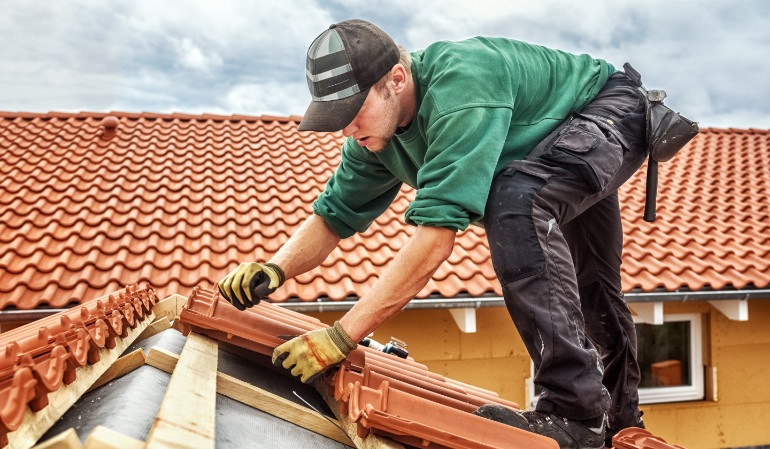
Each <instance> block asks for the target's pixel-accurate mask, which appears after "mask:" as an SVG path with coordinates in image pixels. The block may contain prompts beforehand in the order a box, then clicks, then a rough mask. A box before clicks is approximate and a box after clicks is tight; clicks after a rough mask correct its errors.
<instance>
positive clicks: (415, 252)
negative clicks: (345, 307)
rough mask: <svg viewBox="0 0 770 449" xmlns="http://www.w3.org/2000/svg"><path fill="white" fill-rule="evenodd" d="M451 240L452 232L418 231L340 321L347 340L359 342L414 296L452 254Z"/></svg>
mask: <svg viewBox="0 0 770 449" xmlns="http://www.w3.org/2000/svg"><path fill="white" fill-rule="evenodd" d="M454 239H455V232H454V231H451V230H448V229H443V228H431V227H422V226H421V227H418V228H417V230H416V231H415V233H414V234H412V236H411V237H410V238H409V240H408V241H407V243H406V245H405V246H404V247H403V248H401V250H399V252H398V254H396V257H395V258H394V259H393V260H392V261H391V262H390V264H388V267H387V268H386V269H385V271H384V272H383V273H382V275H381V276H380V278H379V279H378V280H377V282H375V284H374V286H373V287H372V288H371V290H369V291H368V292H367V293H366V294H364V296H362V297H361V299H359V300H358V302H357V303H356V304H355V306H353V308H352V309H350V311H349V312H348V313H346V314H345V316H344V317H342V319H340V325H341V326H342V328H343V329H344V330H345V331H346V332H347V334H348V335H349V336H350V338H352V339H353V340H354V341H360V340H361V339H363V338H364V337H366V336H367V335H369V334H370V333H371V332H373V331H374V330H375V329H376V328H378V327H379V326H380V325H382V323H384V322H385V321H386V320H388V319H389V318H390V317H392V316H393V315H395V314H396V313H397V312H398V311H399V310H401V308H403V307H404V305H405V304H406V303H407V302H409V300H411V299H412V298H413V297H414V296H415V295H417V293H419V292H420V290H422V288H423V287H425V285H426V284H427V283H428V281H429V280H430V278H431V277H432V276H433V273H435V272H436V270H437V269H438V267H439V266H440V265H441V263H442V262H443V261H445V260H446V259H447V258H448V257H449V256H450V255H451V254H452V248H453V246H454Z"/></svg>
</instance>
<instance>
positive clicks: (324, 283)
mask: <svg viewBox="0 0 770 449" xmlns="http://www.w3.org/2000/svg"><path fill="white" fill-rule="evenodd" d="M298 121H299V117H268V116H261V117H248V116H214V115H187V114H154V113H141V114H132V113H122V112H111V113H88V112H83V113H73V114H70V113H47V114H33V113H24V112H0V151H2V154H3V157H2V158H0V177H2V183H0V211H1V212H0V310H3V309H13V308H17V309H33V308H36V307H39V306H51V307H55V308H58V307H64V306H66V305H67V304H70V303H79V302H80V300H81V298H92V297H96V296H101V295H105V294H107V293H109V292H111V291H115V290H118V289H119V288H120V286H121V285H126V284H128V283H132V282H151V283H152V285H153V286H154V287H155V288H156V289H157V290H158V294H159V296H161V297H165V296H167V295H169V294H172V293H173V294H177V293H178V294H182V295H188V294H189V292H190V290H191V289H192V288H193V287H194V286H195V285H197V284H198V283H199V282H201V281H203V282H208V283H209V285H214V284H215V283H216V282H218V281H219V280H220V279H221V278H223V277H224V276H225V275H226V274H227V273H228V272H230V271H231V270H232V269H234V268H235V267H236V266H237V265H238V263H240V262H243V261H252V260H259V261H265V260H267V259H269V258H270V257H271V256H272V255H273V254H275V252H276V251H277V250H278V248H279V247H280V245H281V244H282V243H283V242H284V241H285V240H286V239H288V237H289V236H290V235H291V234H292V233H293V232H294V231H295V230H296V229H297V227H298V226H299V224H300V223H301V221H302V220H303V219H304V218H305V217H306V216H307V214H309V213H310V212H311V204H312V202H313V200H314V199H315V198H316V196H317V195H318V194H319V193H320V192H321V191H322V190H323V188H324V186H325V184H326V181H327V179H328V177H329V176H330V175H331V174H332V172H333V170H334V167H335V166H336V165H337V164H338V163H339V146H340V144H341V142H342V140H343V137H342V135H341V133H312V132H299V131H297V124H298ZM769 147H770V132H769V131H762V130H735V129H705V130H703V131H702V132H701V134H700V135H698V136H697V137H696V138H695V139H694V140H693V141H692V142H691V143H690V144H688V145H687V147H686V148H685V149H683V150H682V151H681V152H680V153H679V154H678V155H677V156H676V157H675V158H674V159H673V160H672V161H670V162H667V163H665V164H661V166H660V186H659V196H658V200H659V201H658V217H659V218H658V221H656V222H655V223H653V224H648V223H645V222H644V221H642V209H643V205H644V180H645V170H644V169H643V170H641V171H640V172H639V173H637V174H636V175H635V176H634V177H633V178H632V180H631V181H630V182H629V183H628V184H627V185H626V186H624V187H623V188H622V189H621V191H620V198H621V205H622V213H623V218H624V226H625V254H624V258H623V266H622V275H623V288H624V290H625V291H631V290H642V291H652V290H655V289H658V288H662V289H665V290H669V291H675V290H679V289H691V290H698V289H722V288H750V287H751V286H754V287H758V288H763V287H767V286H768V285H769V284H770V219H769V218H768V217H769V216H770V187H769V186H768V182H770V181H768V180H769V179H770V160H769V159H770V148H769ZM413 197H414V190H413V189H411V188H409V187H404V188H403V189H402V191H401V193H400V194H399V195H398V197H397V198H396V200H395V201H394V204H393V205H392V207H391V209H390V210H389V211H388V212H386V213H385V214H384V215H383V216H382V217H380V218H379V219H377V220H376V222H375V223H374V224H373V225H372V226H371V228H370V229H369V230H368V231H367V232H366V233H364V234H362V235H358V236H355V237H352V238H350V239H346V240H344V241H343V242H341V244H340V247H339V248H338V249H337V250H335V251H334V252H333V253H332V254H331V255H330V257H329V258H328V259H327V260H326V261H325V262H324V264H323V266H322V267H319V268H317V269H314V270H312V271H310V272H307V273H305V274H303V275H301V276H299V277H297V278H296V279H291V280H289V281H287V282H286V284H285V285H284V286H283V287H282V288H281V289H279V290H278V291H276V292H275V293H274V294H273V295H272V298H271V299H272V300H273V301H275V302H282V301H287V300H299V301H316V300H318V299H319V298H324V299H329V300H341V299H346V298H349V297H354V298H355V297H358V296H359V295H361V294H362V293H363V292H364V291H366V290H367V289H368V288H369V287H371V286H372V284H373V283H374V281H375V279H376V278H377V275H378V274H379V273H380V272H381V270H382V269H383V267H384V266H385V265H386V264H387V263H388V262H389V261H390V260H391V259H392V258H393V256H394V254H395V252H396V251H398V249H399V248H401V247H402V246H403V245H404V243H405V242H406V240H407V239H408V238H409V236H410V235H411V234H412V232H413V228H411V227H409V226H407V225H405V224H404V222H403V214H404V212H405V211H406V208H407V206H408V204H409V201H410V200H411V199H412V198H413ZM485 294H486V295H493V296H500V295H501V294H502V291H501V288H500V285H499V283H498V282H497V280H496V277H495V273H494V270H493V269H492V264H491V260H490V256H489V250H488V244H487V242H486V237H485V233H484V231H483V230H481V229H479V228H476V227H470V228H469V229H468V230H466V231H464V232H461V233H459V234H458V238H457V245H456V246H455V250H454V252H453V253H452V255H451V256H450V258H449V261H448V263H444V264H442V265H441V267H440V268H439V269H438V271H437V272H436V274H435V275H434V276H433V279H431V281H430V282H429V283H428V285H427V286H426V287H425V288H424V289H423V290H422V291H421V292H420V293H419V295H418V298H425V297H428V296H430V295H437V296H440V297H445V298H452V297H455V296H457V295H468V296H471V297H473V296H479V295H485Z"/></svg>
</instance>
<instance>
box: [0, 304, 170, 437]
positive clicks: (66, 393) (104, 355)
mask: <svg viewBox="0 0 770 449" xmlns="http://www.w3.org/2000/svg"><path fill="white" fill-rule="evenodd" d="M154 319H155V317H154V315H153V314H149V315H147V316H146V317H145V319H144V320H143V321H140V322H139V323H137V326H136V327H135V328H133V329H129V330H128V332H127V335H126V337H125V338H120V337H116V338H115V347H114V348H113V349H107V348H102V349H101V350H100V351H99V356H100V360H99V361H98V362H97V363H95V364H93V365H85V366H83V367H80V368H78V369H77V377H76V379H75V381H74V382H72V383H71V384H69V385H62V386H61V387H59V389H58V390H56V391H54V392H51V393H49V394H48V405H47V406H46V407H45V408H43V409H42V410H40V411H38V412H33V411H32V410H30V409H29V407H28V408H27V410H26V412H25V413H24V419H23V420H22V423H21V425H20V426H19V428H18V429H16V430H15V431H13V432H9V433H8V440H9V443H8V446H7V447H8V448H10V449H28V448H31V447H32V446H34V445H35V443H36V442H37V440H38V439H40V437H41V436H43V435H44V434H45V432H46V431H47V430H48V429H50V428H51V426H52V425H53V424H54V423H55V422H56V421H57V420H58V419H59V418H61V416H62V415H63V414H64V412H66V411H67V409H69V408H70V407H72V404H74V403H75V402H76V401H77V400H78V399H79V398H80V396H82V395H83V393H85V392H86V390H88V388H89V387H90V386H91V385H92V384H93V383H94V382H95V381H96V380H97V379H98V378H99V377H101V375H102V374H104V372H105V371H107V369H108V368H109V367H110V365H112V364H113V362H115V360H117V359H118V357H120V354H122V353H123V351H125V350H126V348H127V347H128V346H129V345H130V344H131V343H132V342H133V341H134V340H135V339H136V337H138V336H139V335H140V334H141V333H142V332H143V331H144V329H145V328H146V327H147V326H148V325H149V324H150V323H151V322H152V321H154Z"/></svg>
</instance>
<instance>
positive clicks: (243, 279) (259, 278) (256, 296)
mask: <svg viewBox="0 0 770 449" xmlns="http://www.w3.org/2000/svg"><path fill="white" fill-rule="evenodd" d="M285 278H286V276H285V275H284V274H283V270H282V269H281V267H279V266H278V265H276V264H274V263H266V264H264V265H263V264H259V263H256V262H251V263H242V264H240V265H238V268H236V269H235V270H233V271H232V272H230V274H228V275H227V276H226V277H225V278H224V279H222V280H221V281H219V284H218V287H219V293H220V294H221V295H222V297H223V298H225V299H226V300H227V301H228V302H229V303H230V304H232V305H234V306H235V307H236V308H238V310H244V309H246V308H247V307H252V306H255V305H257V304H259V301H260V300H261V299H263V298H265V297H267V295H269V294H270V293H273V292H274V291H275V289H276V288H278V287H280V286H281V285H283V281H284V279H285Z"/></svg>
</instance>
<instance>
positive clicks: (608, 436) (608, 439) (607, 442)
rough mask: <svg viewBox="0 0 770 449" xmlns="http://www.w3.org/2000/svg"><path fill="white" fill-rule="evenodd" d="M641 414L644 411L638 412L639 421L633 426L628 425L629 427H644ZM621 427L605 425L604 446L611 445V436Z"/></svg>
mask: <svg viewBox="0 0 770 449" xmlns="http://www.w3.org/2000/svg"><path fill="white" fill-rule="evenodd" d="M643 414H644V412H642V411H640V412H639V422H637V423H636V425H635V426H629V427H639V428H640V429H644V428H645V427H644V420H643V419H642V415H643ZM625 428H626V427H624V428H623V429H625ZM623 429H618V430H615V429H613V428H611V427H610V426H607V431H606V432H605V435H604V447H612V437H614V436H615V435H617V434H618V432H620V431H621V430H623Z"/></svg>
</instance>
